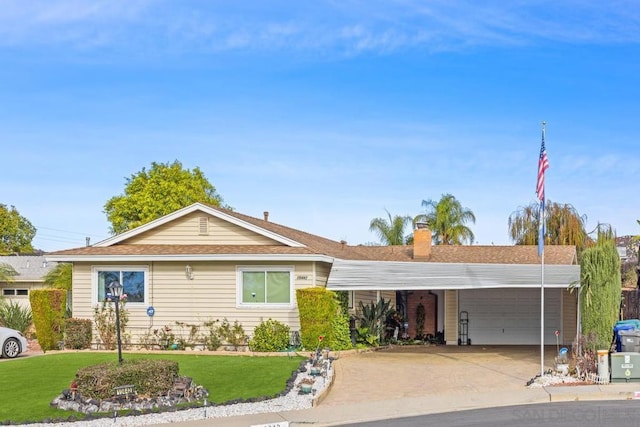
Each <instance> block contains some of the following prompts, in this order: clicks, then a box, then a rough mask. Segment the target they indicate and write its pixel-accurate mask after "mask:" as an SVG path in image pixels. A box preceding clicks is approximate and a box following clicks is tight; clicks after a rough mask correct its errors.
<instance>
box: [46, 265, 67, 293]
mask: <svg viewBox="0 0 640 427" xmlns="http://www.w3.org/2000/svg"><path fill="white" fill-rule="evenodd" d="M72 272H73V265H72V264H69V263H59V264H57V265H56V266H55V267H54V268H53V269H51V270H50V271H49V272H48V273H47V274H45V276H44V283H45V284H46V285H49V286H50V287H52V288H56V289H64V290H66V291H70V290H71V279H72Z"/></svg>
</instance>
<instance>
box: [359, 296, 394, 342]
mask: <svg viewBox="0 0 640 427" xmlns="http://www.w3.org/2000/svg"><path fill="white" fill-rule="evenodd" d="M390 310H391V300H385V299H384V298H380V300H379V301H378V302H377V303H374V302H373V301H372V302H370V303H369V304H366V305H365V304H363V303H362V301H360V302H359V306H358V310H357V316H358V322H359V327H360V328H365V329H366V331H367V333H368V334H369V335H372V336H374V337H376V338H377V339H378V340H380V338H381V337H382V336H383V332H384V327H385V320H386V319H387V316H388V315H389V311H390Z"/></svg>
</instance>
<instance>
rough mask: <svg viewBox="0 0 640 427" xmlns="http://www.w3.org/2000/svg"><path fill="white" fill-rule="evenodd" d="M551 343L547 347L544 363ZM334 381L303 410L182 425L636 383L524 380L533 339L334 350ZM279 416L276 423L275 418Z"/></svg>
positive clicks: (271, 420) (289, 420) (590, 392)
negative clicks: (538, 384)
mask: <svg viewBox="0 0 640 427" xmlns="http://www.w3.org/2000/svg"><path fill="white" fill-rule="evenodd" d="M555 355H556V348H555V346H549V347H548V348H546V349H545V369H547V368H549V367H551V366H553V363H554V356H555ZM334 356H335V357H337V359H336V360H335V362H334V375H333V378H334V381H333V384H332V385H331V387H330V388H329V389H327V390H325V392H324V394H323V395H322V396H318V398H317V403H316V405H315V406H314V407H313V408H311V409H307V410H301V411H285V412H277V413H269V414H255V415H246V416H241V417H228V418H216V419H206V420H202V421H191V422H188V423H182V424H178V425H181V426H184V427H187V426H188V427H200V426H202V427H204V426H210V425H215V426H221V427H249V426H290V427H293V426H302V425H313V426H336V425H344V424H347V425H348V424H349V423H357V422H365V421H372V420H385V419H391V418H398V417H408V416H414V415H424V414H434V413H441V412H450V411H460V410H465V409H476V408H486V407H499V406H511V405H522V404H534V403H545V402H562V401H576V400H580V401H582V400H585V401H596V400H631V399H634V397H635V396H636V393H638V394H639V395H640V383H633V382H631V383H621V384H620V383H619V384H606V385H564V386H548V387H544V388H527V387H526V384H527V382H528V381H529V380H531V379H532V378H533V377H535V376H536V375H538V374H539V373H540V369H541V368H540V347H535V346H460V347H458V346H395V347H392V348H388V349H384V350H379V351H370V352H345V353H339V354H334ZM278 423H280V424H278Z"/></svg>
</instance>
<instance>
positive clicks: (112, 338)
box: [93, 298, 129, 350]
mask: <svg viewBox="0 0 640 427" xmlns="http://www.w3.org/2000/svg"><path fill="white" fill-rule="evenodd" d="M126 302H127V300H126V298H121V299H119V300H118V304H119V307H118V310H119V312H120V313H119V314H120V340H121V341H122V342H127V341H128V340H129V338H128V335H127V334H126V332H125V328H126V327H127V323H129V312H128V311H127V310H126V308H125V305H126ZM93 321H94V323H95V325H96V332H98V337H99V338H100V341H101V342H102V345H103V346H104V348H105V349H107V350H115V348H116V346H117V334H116V310H115V303H112V302H111V301H107V300H106V299H105V300H104V301H102V302H101V303H100V304H98V306H96V307H94V308H93Z"/></svg>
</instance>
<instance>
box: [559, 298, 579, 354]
mask: <svg viewBox="0 0 640 427" xmlns="http://www.w3.org/2000/svg"><path fill="white" fill-rule="evenodd" d="M577 294H578V293H577V292H569V291H568V290H563V291H562V342H563V345H565V346H567V345H571V344H572V343H573V341H574V340H575V338H576V333H577V326H578V318H577V315H578V302H577V301H578V299H577Z"/></svg>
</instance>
